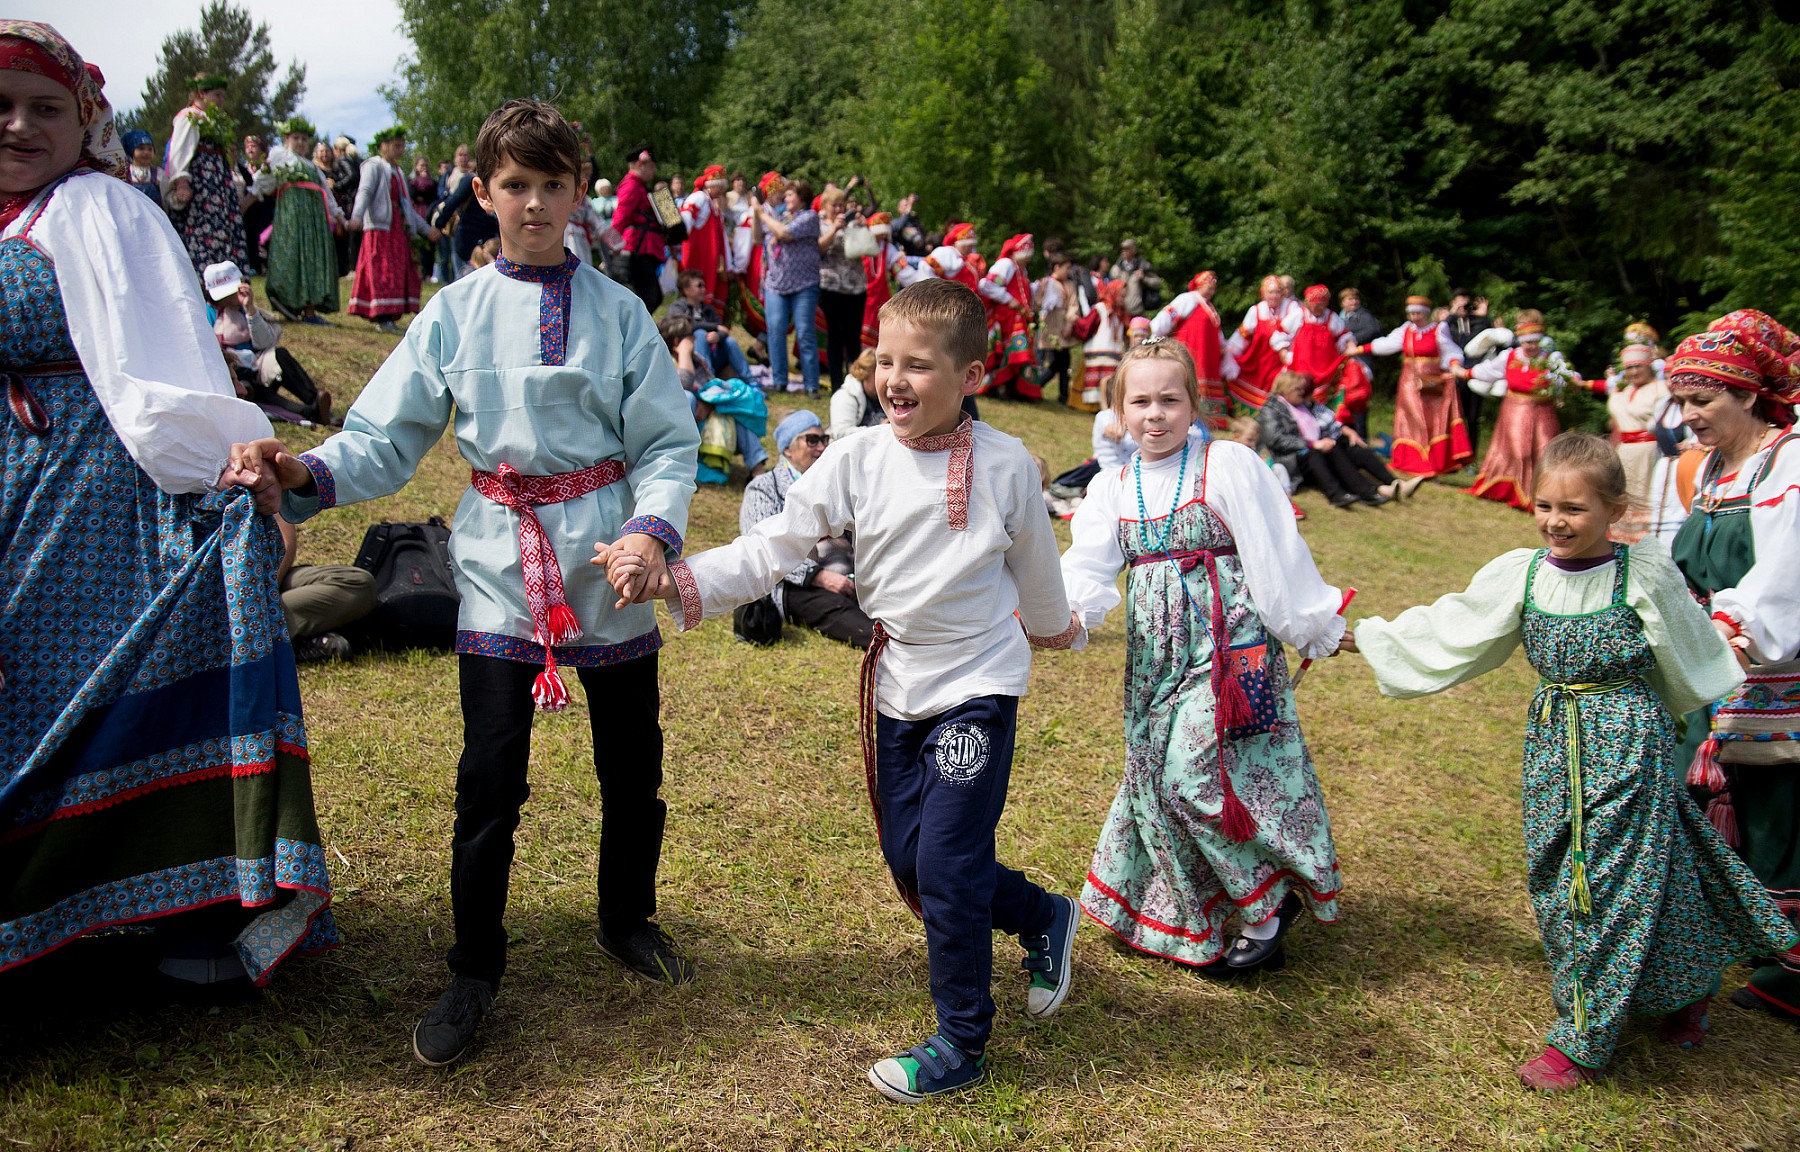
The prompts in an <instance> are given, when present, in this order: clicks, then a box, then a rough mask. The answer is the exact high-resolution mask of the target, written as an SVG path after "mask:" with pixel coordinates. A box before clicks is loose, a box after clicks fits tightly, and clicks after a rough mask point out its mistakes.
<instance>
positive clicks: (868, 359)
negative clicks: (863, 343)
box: [850, 348, 875, 384]
mask: <svg viewBox="0 0 1800 1152" xmlns="http://www.w3.org/2000/svg"><path fill="white" fill-rule="evenodd" d="M850 375H851V376H853V377H855V378H856V381H857V382H858V383H859V384H867V383H868V382H869V377H871V376H873V375H875V349H873V348H864V349H863V351H862V355H861V356H858V357H857V358H856V360H855V362H854V363H852V364H851V365H850Z"/></svg>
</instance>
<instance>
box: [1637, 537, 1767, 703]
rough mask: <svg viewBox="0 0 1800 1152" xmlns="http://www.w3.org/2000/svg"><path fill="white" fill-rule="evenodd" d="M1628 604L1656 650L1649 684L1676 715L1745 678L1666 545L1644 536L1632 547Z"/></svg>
mask: <svg viewBox="0 0 1800 1152" xmlns="http://www.w3.org/2000/svg"><path fill="white" fill-rule="evenodd" d="M1629 562H1630V569H1629V571H1628V572H1627V573H1626V579H1625V602H1626V603H1627V604H1629V605H1630V606H1631V608H1632V610H1633V611H1635V612H1636V613H1637V614H1638V618H1639V619H1641V620H1642V621H1643V622H1644V635H1645V637H1647V638H1648V639H1649V641H1650V650H1651V651H1652V652H1654V653H1655V654H1656V667H1655V668H1653V669H1651V670H1650V686H1651V687H1652V688H1654V689H1655V690H1656V694H1657V695H1658V696H1660V697H1662V702H1663V703H1664V704H1665V705H1667V706H1668V709H1669V711H1670V712H1671V713H1672V714H1674V715H1676V716H1684V715H1686V714H1687V713H1689V712H1692V711H1693V710H1694V709H1696V708H1699V707H1701V706H1702V705H1705V704H1711V703H1712V702H1713V701H1715V700H1720V699H1723V698H1724V697H1725V696H1727V695H1729V694H1730V693H1732V692H1733V691H1735V690H1736V689H1737V687H1738V685H1740V684H1742V683H1743V682H1744V670H1743V669H1742V668H1741V667H1739V665H1738V662H1737V658H1736V657H1734V656H1733V655H1732V654H1731V646H1730V645H1728V644H1726V643H1725V638H1724V637H1722V636H1720V635H1719V630H1718V629H1716V628H1714V627H1713V626H1712V620H1711V619H1710V618H1709V617H1708V616H1707V614H1706V609H1704V608H1702V607H1700V605H1699V603H1698V602H1697V601H1696V600H1695V599H1694V597H1693V595H1692V594H1691V593H1689V591H1688V587H1687V581H1686V580H1685V579H1683V578H1682V575H1681V570H1680V569H1679V568H1677V567H1675V561H1674V560H1673V559H1672V558H1670V556H1669V549H1668V546H1667V545H1665V544H1664V543H1663V542H1662V541H1661V540H1658V539H1657V538H1656V537H1654V536H1651V537H1646V538H1645V539H1644V540H1641V541H1639V542H1638V543H1636V544H1633V545H1632V546H1631V553H1630V561H1629Z"/></svg>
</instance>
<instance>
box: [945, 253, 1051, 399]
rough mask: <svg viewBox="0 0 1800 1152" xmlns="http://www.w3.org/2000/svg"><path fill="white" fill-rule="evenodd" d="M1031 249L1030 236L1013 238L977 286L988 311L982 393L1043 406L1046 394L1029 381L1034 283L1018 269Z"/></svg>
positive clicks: (1030, 379) (1031, 359) (1024, 272)
mask: <svg viewBox="0 0 1800 1152" xmlns="http://www.w3.org/2000/svg"><path fill="white" fill-rule="evenodd" d="M1030 249H1031V236H1030V234H1029V233H1024V232H1021V233H1020V234H1019V235H1017V236H1014V237H1013V238H1012V239H1010V240H1008V241H1007V242H1006V243H1005V244H1003V245H1001V246H1000V258H999V259H998V260H996V261H994V266H993V268H992V269H990V270H989V271H988V273H987V274H986V275H985V276H983V277H982V278H981V279H980V280H979V281H978V282H977V287H976V291H977V292H979V293H980V294H981V300H982V303H983V304H985V305H987V317H988V358H987V378H986V380H985V381H984V382H983V384H982V391H983V392H999V393H1009V394H1011V395H1013V396H1016V397H1018V398H1019V399H1021V400H1041V399H1043V397H1044V391H1043V389H1042V388H1041V387H1040V386H1039V385H1038V383H1037V381H1035V380H1033V379H1032V378H1031V369H1032V367H1033V366H1034V365H1036V363H1037V357H1036V356H1035V355H1034V354H1033V353H1032V350H1031V277H1030V276H1029V275H1027V274H1026V271H1025V269H1024V268H1023V267H1022V266H1021V263H1020V262H1021V261H1022V260H1024V259H1025V258H1026V257H1027V256H1028V255H1029V253H1030ZM964 267H967V264H966V263H965V264H964Z"/></svg>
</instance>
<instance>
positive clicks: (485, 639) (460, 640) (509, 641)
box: [456, 628, 663, 668]
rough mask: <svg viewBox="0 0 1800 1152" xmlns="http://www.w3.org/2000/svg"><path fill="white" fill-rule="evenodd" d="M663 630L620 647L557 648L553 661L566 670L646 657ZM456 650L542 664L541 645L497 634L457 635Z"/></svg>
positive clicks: (648, 633)
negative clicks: (567, 668) (566, 668)
mask: <svg viewBox="0 0 1800 1152" xmlns="http://www.w3.org/2000/svg"><path fill="white" fill-rule="evenodd" d="M662 642H663V640H662V630H661V629H659V628H652V629H650V631H648V632H646V633H644V634H643V635H642V636H634V637H632V638H631V639H629V640H626V641H624V642H623V643H619V644H576V645H572V646H569V647H561V646H558V648H557V649H556V662H557V663H558V664H561V665H564V666H566V667H569V668H604V667H606V666H607V665H609V664H623V663H624V662H625V661H627V660H636V659H638V658H639V657H641V656H648V655H650V654H651V653H653V652H655V651H657V650H658V649H660V648H661V647H662ZM456 651H457V653H458V654H459V655H463V656H492V657H495V658H496V659H500V660H516V661H518V662H519V663H521V664H542V663H543V662H544V646H543V645H542V644H539V643H537V642H536V641H534V640H526V639H522V638H521V637H518V636H503V635H501V634H500V633H498V632H465V631H459V632H458V633H457V634H456Z"/></svg>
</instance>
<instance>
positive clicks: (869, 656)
mask: <svg viewBox="0 0 1800 1152" xmlns="http://www.w3.org/2000/svg"><path fill="white" fill-rule="evenodd" d="M887 646H888V634H887V629H886V628H883V627H882V626H881V621H879V620H877V621H875V628H874V631H873V633H872V634H871V635H870V637H869V647H868V650H867V651H865V652H864V653H863V661H862V675H861V676H860V677H859V680H860V683H859V684H858V686H857V687H858V693H857V695H858V705H859V707H858V712H859V714H860V715H859V717H858V718H859V719H860V720H861V727H862V757H863V781H864V783H865V784H866V785H867V786H868V789H869V809H870V811H872V812H873V813H874V814H875V839H876V841H877V842H879V841H880V840H881V789H880V788H879V787H878V786H877V784H876V781H875V676H876V671H877V669H879V668H880V666H881V653H882V650H883V649H884V648H886V647H887ZM890 875H892V873H890ZM894 887H895V888H897V889H899V891H900V898H901V899H902V900H904V901H906V906H907V907H908V908H911V909H912V912H913V915H914V916H917V917H919V918H920V919H921V920H922V919H924V918H925V905H924V903H923V902H922V901H921V900H920V899H919V892H918V890H917V889H916V888H909V887H907V886H906V885H905V884H904V883H902V882H901V880H900V877H898V876H895V877H894Z"/></svg>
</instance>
